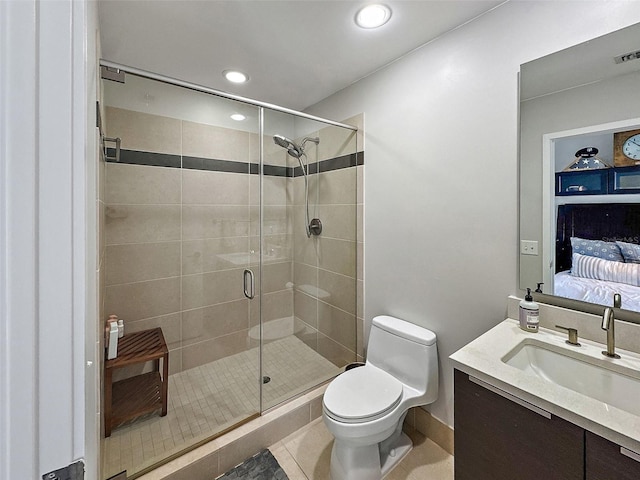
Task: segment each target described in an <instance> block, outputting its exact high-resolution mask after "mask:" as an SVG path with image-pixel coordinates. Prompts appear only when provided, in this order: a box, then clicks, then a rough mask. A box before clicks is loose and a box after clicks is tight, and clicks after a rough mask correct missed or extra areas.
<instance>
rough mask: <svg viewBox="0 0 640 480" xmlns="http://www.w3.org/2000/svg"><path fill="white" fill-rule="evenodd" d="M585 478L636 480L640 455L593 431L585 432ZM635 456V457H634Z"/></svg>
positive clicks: (639, 471)
mask: <svg viewBox="0 0 640 480" xmlns="http://www.w3.org/2000/svg"><path fill="white" fill-rule="evenodd" d="M585 441H586V448H585V452H586V460H587V462H586V468H585V479H586V480H613V479H615V480H638V479H639V478H640V456H639V455H637V454H634V453H633V452H629V451H627V455H625V454H624V453H621V449H620V445H617V444H615V443H613V442H610V441H609V440H606V439H604V438H602V437H600V436H598V435H596V434H594V433H591V432H586V434H585ZM634 457H637V458H634Z"/></svg>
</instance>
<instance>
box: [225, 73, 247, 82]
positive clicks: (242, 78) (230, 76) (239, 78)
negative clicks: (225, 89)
mask: <svg viewBox="0 0 640 480" xmlns="http://www.w3.org/2000/svg"><path fill="white" fill-rule="evenodd" d="M222 74H223V75H224V78H226V79H227V80H229V81H230V82H232V83H245V82H246V81H247V80H249V76H248V75H247V74H245V73H242V72H239V71H238V70H225V71H224V72H222Z"/></svg>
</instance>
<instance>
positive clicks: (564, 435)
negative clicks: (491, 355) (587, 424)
mask: <svg viewBox="0 0 640 480" xmlns="http://www.w3.org/2000/svg"><path fill="white" fill-rule="evenodd" d="M454 382H455V384H454V387H455V391H454V395H455V397H454V408H455V412H454V413H455V419H454V431H455V437H454V438H455V460H454V461H455V480H542V479H544V480H574V479H575V480H639V479H640V455H638V454H637V453H634V452H631V451H629V450H625V449H622V450H621V448H620V446H619V445H616V444H615V443H613V442H611V441H609V440H606V439H604V438H602V437H600V436H599V435H596V434H594V433H591V432H589V431H586V430H584V429H583V428H582V427H579V426H577V425H574V424H572V423H570V422H567V421H566V420H563V419H561V418H559V417H556V416H555V415H552V414H550V413H548V412H545V411H544V410H541V409H539V408H538V407H536V406H535V405H531V404H528V403H527V402H525V401H523V400H521V399H518V398H516V397H513V396H512V395H511V394H509V393H507V392H502V391H500V390H498V389H496V388H495V387H493V386H491V385H488V384H484V382H482V381H479V380H477V379H473V377H470V376H469V375H468V374H466V373H463V372H461V371H459V370H455V371H454Z"/></svg>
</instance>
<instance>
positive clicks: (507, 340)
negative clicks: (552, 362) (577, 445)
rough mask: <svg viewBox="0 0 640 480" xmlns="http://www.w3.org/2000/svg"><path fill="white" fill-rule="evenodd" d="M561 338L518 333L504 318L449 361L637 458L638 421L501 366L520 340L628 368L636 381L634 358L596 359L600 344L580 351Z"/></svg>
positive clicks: (585, 343) (638, 364) (585, 344)
mask: <svg viewBox="0 0 640 480" xmlns="http://www.w3.org/2000/svg"><path fill="white" fill-rule="evenodd" d="M566 339H567V335H566V333H563V332H559V331H554V330H549V329H546V328H542V327H541V328H540V330H539V332H538V333H528V332H525V331H523V330H521V329H520V328H519V326H518V322H517V321H516V320H513V319H506V320H505V321H503V322H502V323H500V324H498V325H496V326H495V327H494V328H492V329H491V330H489V331H488V332H486V333H485V334H483V335H481V336H480V337H478V338H476V339H475V340H473V341H472V342H471V343H469V344H467V345H465V346H464V347H462V348H461V349H460V350H458V351H457V352H455V353H454V354H453V355H451V357H450V358H451V360H452V362H453V364H454V367H455V368H457V369H458V370H461V371H463V372H465V373H467V374H469V375H472V376H474V377H476V378H478V379H480V380H483V381H485V382H487V383H489V384H491V385H493V386H495V387H497V388H499V389H501V390H503V391H505V392H507V393H510V394H511V395H514V396H516V397H519V398H521V399H522V400H525V401H527V402H529V403H532V404H534V405H536V406H538V407H540V408H542V409H544V410H546V411H548V412H549V413H552V414H554V415H557V416H558V417H561V418H563V419H565V420H567V421H569V422H571V423H574V424H576V425H579V426H581V427H582V428H584V429H586V430H589V431H591V432H593V433H596V434H598V435H600V436H602V437H604V438H607V439H609V440H611V441H612V442H615V443H617V444H619V445H621V446H623V447H626V448H628V449H630V450H633V451H634V452H636V453H640V417H639V416H637V415H634V414H632V413H629V412H626V411H623V410H620V409H618V408H615V407H613V406H611V405H608V404H606V403H603V402H601V401H598V400H596V399H593V398H590V397H587V396H586V395H582V394H580V393H577V392H574V391H573V390H569V389H568V388H564V387H561V386H559V385H556V384H554V383H551V382H549V381H546V380H543V379H541V378H539V377H537V376H535V375H533V374H530V373H526V372H523V371H521V370H519V369H517V368H515V367H512V366H510V365H507V364H506V363H504V362H503V361H502V358H503V357H505V355H507V354H508V353H509V352H510V351H511V350H513V349H514V348H515V347H516V346H517V345H518V344H520V343H521V342H523V341H526V342H527V343H529V342H535V343H538V342H543V343H546V344H550V345H552V346H553V349H554V350H556V351H558V350H560V349H561V350H562V351H563V353H566V355H568V356H573V357H576V354H575V352H576V351H579V353H580V355H588V356H589V357H591V358H592V359H593V362H594V363H596V364H598V363H599V364H601V365H603V364H607V367H608V368H610V369H611V370H617V371H620V372H621V373H623V372H625V371H626V373H628V369H634V370H635V371H637V372H638V378H640V355H639V354H637V353H633V352H628V351H625V350H621V349H616V351H617V353H619V354H620V356H621V358H620V359H610V358H607V357H605V356H603V355H602V353H601V351H602V350H603V349H604V348H605V347H604V346H603V345H602V344H600V343H596V342H592V341H590V340H584V339H580V343H581V344H582V346H581V347H574V346H570V345H567V344H566V343H565V340H566ZM633 376H636V375H633ZM638 402H640V398H639V399H638Z"/></svg>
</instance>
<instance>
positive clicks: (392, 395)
mask: <svg viewBox="0 0 640 480" xmlns="http://www.w3.org/2000/svg"><path fill="white" fill-rule="evenodd" d="M401 397H402V383H400V382H399V381H398V380H396V379H395V378H394V377H392V376H391V375H389V374H388V373H387V372H385V371H383V370H380V369H379V368H376V367H374V366H371V365H365V366H364V367H358V368H353V369H351V370H348V371H346V372H344V373H343V374H342V375H338V377H336V378H335V379H334V380H333V381H332V382H331V383H330V384H329V386H328V387H327V390H326V391H325V393H324V399H323V404H324V409H325V411H326V413H327V414H328V415H329V416H331V417H333V418H335V419H336V420H339V421H344V422H349V423H357V422H364V421H370V420H375V419H376V418H380V417H382V416H384V415H385V414H386V413H387V412H389V411H390V410H392V409H393V408H395V407H396V406H397V405H398V403H400V399H401Z"/></svg>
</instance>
